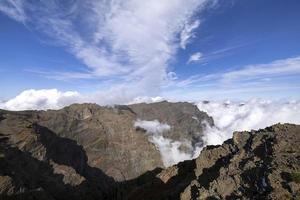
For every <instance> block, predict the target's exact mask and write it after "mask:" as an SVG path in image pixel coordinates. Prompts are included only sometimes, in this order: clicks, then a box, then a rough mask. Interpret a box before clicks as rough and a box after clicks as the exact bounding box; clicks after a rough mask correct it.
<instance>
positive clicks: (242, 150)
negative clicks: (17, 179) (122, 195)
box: [128, 124, 300, 200]
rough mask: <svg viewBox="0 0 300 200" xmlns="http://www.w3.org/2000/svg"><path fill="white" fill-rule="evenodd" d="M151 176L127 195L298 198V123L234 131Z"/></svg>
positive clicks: (299, 164) (299, 135)
mask: <svg viewBox="0 0 300 200" xmlns="http://www.w3.org/2000/svg"><path fill="white" fill-rule="evenodd" d="M191 168H192V169H191ZM157 179H158V180H157ZM153 180H155V181H152V183H154V184H153V185H152V186H149V183H146V184H145V185H143V186H139V187H137V189H135V190H133V191H132V192H131V193H130V192H129V195H128V196H129V199H182V200H187V199H249V200H250V199H299V198H300V126H299V125H291V124H283V125H281V124H278V125H274V126H271V127H268V128H266V129H263V130H258V131H253V132H236V133H234V136H233V139H230V140H227V141H226V142H224V144H223V145H219V146H208V147H206V148H204V149H203V151H202V152H201V154H200V156H199V157H198V158H197V159H195V160H192V161H185V162H182V163H179V164H178V165H175V166H172V167H170V168H167V169H165V170H163V171H161V172H160V173H159V174H157V175H156V177H155V178H154V179H153ZM174 181H175V183H176V184H174ZM158 188H159V189H158ZM136 196H137V197H138V198H136Z"/></svg>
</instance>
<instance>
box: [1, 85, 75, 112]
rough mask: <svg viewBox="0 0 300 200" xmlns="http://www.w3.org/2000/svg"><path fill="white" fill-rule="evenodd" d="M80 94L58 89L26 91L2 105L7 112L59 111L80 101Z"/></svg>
mask: <svg viewBox="0 0 300 200" xmlns="http://www.w3.org/2000/svg"><path fill="white" fill-rule="evenodd" d="M79 99H80V95H79V93H78V92H74V91H67V92H60V91H58V90H56V89H49V90H26V91H24V92H22V93H21V94H19V95H18V96H16V97H15V98H13V99H11V100H9V101H6V102H2V103H0V108H2V109H7V110H46V109H58V108H62V107H64V106H66V105H69V104H71V103H75V102H77V101H79Z"/></svg>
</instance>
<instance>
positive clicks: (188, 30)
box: [180, 20, 200, 49]
mask: <svg viewBox="0 0 300 200" xmlns="http://www.w3.org/2000/svg"><path fill="white" fill-rule="evenodd" d="M199 25H200V20H195V21H193V22H191V23H189V22H186V24H185V25H184V28H183V30H182V31H181V33H180V47H181V48H182V49H185V48H186V46H187V44H188V43H189V42H190V41H191V39H192V38H194V37H195V33H194V32H193V31H194V30H195V29H197V28H198V27H199Z"/></svg>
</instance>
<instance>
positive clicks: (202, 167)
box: [0, 102, 300, 200]
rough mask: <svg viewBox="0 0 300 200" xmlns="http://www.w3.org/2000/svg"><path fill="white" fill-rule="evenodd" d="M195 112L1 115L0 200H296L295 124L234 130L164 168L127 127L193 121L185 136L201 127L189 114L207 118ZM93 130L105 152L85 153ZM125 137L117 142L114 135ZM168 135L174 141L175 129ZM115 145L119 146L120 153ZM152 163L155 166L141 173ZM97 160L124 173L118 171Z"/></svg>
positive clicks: (157, 108)
mask: <svg viewBox="0 0 300 200" xmlns="http://www.w3.org/2000/svg"><path fill="white" fill-rule="evenodd" d="M140 106H141V107H140ZM186 106H187V107H188V108H186ZM172 109H175V110H176V111H175V112H174V113H175V114H174V116H172V117H171V118H170V116H168V117H169V118H168V117H165V118H164V116H165V115H167V114H169V113H170V112H171V110H172ZM141 110H142V111H141ZM149 110H150V111H149ZM197 110H198V109H195V106H194V105H190V104H186V103H183V104H180V103H176V104H175V106H174V104H173V103H168V102H163V103H157V104H155V105H154V106H152V104H147V105H146V106H145V105H144V104H138V105H137V107H134V105H133V106H131V107H127V106H116V107H110V108H103V107H101V106H98V105H95V104H84V105H80V104H75V105H72V106H70V107H66V108H64V109H61V110H58V111H56V110H50V111H18V112H12V111H4V110H0V199H70V198H72V199H115V200H119V199H183V200H185V199H261V198H265V199H288V198H290V199H296V198H298V197H299V195H300V186H299V182H300V181H299V182H297V180H298V179H297V177H298V174H299V172H300V163H299V160H300V137H299V134H300V126H299V125H292V124H276V125H273V126H271V127H267V128H265V129H261V130H258V131H251V132H246V131H244V132H235V133H234V135H233V138H232V139H229V140H227V141H225V142H224V143H223V144H222V145H217V146H206V147H205V148H204V149H203V150H202V152H201V154H200V155H199V157H197V158H196V159H193V160H188V161H184V162H180V163H178V164H176V165H173V166H171V167H168V168H164V166H163V165H162V162H161V156H160V154H159V152H158V151H157V149H156V147H155V146H154V145H153V144H151V142H149V141H148V138H147V135H146V134H145V133H144V132H143V130H140V129H136V128H135V127H134V125H133V122H134V121H135V120H136V119H138V118H141V117H143V119H144V120H153V119H154V117H155V116H156V117H157V119H160V120H161V119H165V121H163V120H161V121H162V122H164V123H169V124H171V125H172V126H173V127H174V126H175V125H176V126H181V123H183V124H187V125H188V124H189V123H190V122H192V123H191V126H193V128H187V129H182V130H184V131H186V132H185V133H189V131H191V130H201V129H200V128H199V127H198V126H194V125H193V122H194V121H196V120H195V119H194V118H193V117H194V116H195V115H196V116H206V115H205V114H204V113H203V112H201V111H197ZM136 113H139V114H136ZM149 113H150V114H149ZM176 113H177V114H176ZM182 115H183V116H184V118H185V120H186V121H185V120H182V118H181V117H180V116H182ZM177 117H178V118H177ZM202 119H203V120H209V119H211V118H209V116H207V118H205V117H204V118H202ZM112 120H115V121H113V122H114V123H113V122H112ZM176 120H178V121H179V122H178V123H177V121H176ZM175 122H176V123H175ZM212 123H213V121H212ZM121 125H122V126H121ZM115 126H119V127H115ZM99 127H100V128H99ZM101 127H102V128H101ZM126 127H127V128H126ZM186 127H188V126H186ZM113 128H114V129H113ZM198 128H199V129H198ZM201 128H203V127H201ZM99 130H100V132H99ZM97 131H98V132H97ZM171 131H172V130H171ZM95 132H96V133H101V134H102V135H104V136H105V137H103V138H102V139H101V140H100V141H103V139H106V142H101V143H100V144H101V145H103V146H101V145H100V147H103V148H102V149H104V150H101V151H91V148H96V147H97V146H93V145H95V144H96V145H99V143H98V142H99V141H98V140H97V138H98V139H99V137H100V136H99V134H96V135H93V134H95ZM125 133H126V134H127V135H125V136H124V137H123V138H122V139H123V140H119V138H116V137H117V136H120V134H121V135H124V134H125ZM195 134H196V133H195ZM90 135H91V136H93V137H89V136H90ZM196 136H199V135H198V134H197V135H196ZM200 136H201V135H200ZM170 137H174V138H175V139H180V136H179V137H177V132H176V131H175V132H171V134H170ZM95 138H96V139H95ZM83 140H84V141H83ZM133 141H136V142H135V143H134V142H133ZM116 142H121V143H119V144H117V145H116ZM110 143H112V144H110ZM120 144H121V146H120ZM88 145H90V146H88ZM115 145H116V146H115ZM120 147H121V148H124V149H123V150H122V149H121V152H120ZM98 148H99V147H98ZM114 148H115V149H114ZM126 148H130V150H134V149H135V151H136V152H135V154H132V152H131V151H130V152H129V151H128V153H127V152H126ZM141 148H142V149H141ZM105 149H106V151H105ZM107 149H110V150H107ZM94 150H95V149H94ZM122 151H124V152H125V153H124V152H122ZM138 151H140V152H138ZM109 153H111V154H109ZM118 156H121V157H118ZM122 156H123V157H122ZM128 156H132V157H131V158H130V157H128ZM152 156H153V157H152ZM120 158H121V159H120ZM105 159H107V160H105ZM127 159H129V160H130V161H128V160H127ZM151 159H153V160H154V162H153V163H152V164H151V163H150V165H144V169H141V168H142V167H143V163H145V162H146V164H147V162H149V160H151ZM97 162H98V164H99V163H100V164H103V163H104V164H106V165H107V166H108V167H115V166H120V167H125V168H124V169H123V170H121V171H120V172H122V173H118V172H115V171H109V170H107V168H106V167H103V166H102V165H97ZM128 162H129V163H130V162H132V163H134V162H137V163H138V164H136V165H133V169H131V168H130V167H132V165H125V164H126V163H128ZM95 163H96V164H95ZM124 163H125V164H124ZM148 164H149V163H148ZM112 165H113V166H112ZM99 166H100V167H99ZM134 166H136V167H137V168H134ZM149 166H150V167H149ZM138 167H141V168H138ZM108 169H109V168H108ZM126 169H128V170H133V171H131V173H132V175H131V176H128V174H124V173H123V171H126ZM136 172H138V173H136ZM127 173H129V172H127ZM299 176H300V175H299Z"/></svg>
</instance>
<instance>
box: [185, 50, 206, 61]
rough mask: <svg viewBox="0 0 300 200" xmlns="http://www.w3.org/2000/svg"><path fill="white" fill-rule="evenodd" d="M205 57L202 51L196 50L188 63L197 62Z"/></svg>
mask: <svg viewBox="0 0 300 200" xmlns="http://www.w3.org/2000/svg"><path fill="white" fill-rule="evenodd" d="M202 57H203V54H202V53H201V52H196V53H194V54H192V55H191V56H190V58H189V60H188V62H187V63H192V62H197V61H199V60H200V59H201V58H202Z"/></svg>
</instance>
